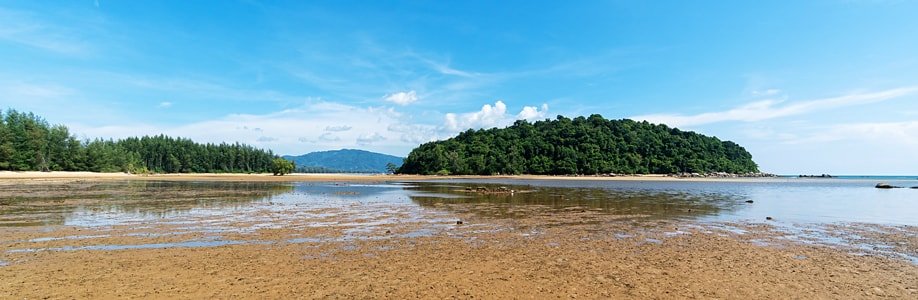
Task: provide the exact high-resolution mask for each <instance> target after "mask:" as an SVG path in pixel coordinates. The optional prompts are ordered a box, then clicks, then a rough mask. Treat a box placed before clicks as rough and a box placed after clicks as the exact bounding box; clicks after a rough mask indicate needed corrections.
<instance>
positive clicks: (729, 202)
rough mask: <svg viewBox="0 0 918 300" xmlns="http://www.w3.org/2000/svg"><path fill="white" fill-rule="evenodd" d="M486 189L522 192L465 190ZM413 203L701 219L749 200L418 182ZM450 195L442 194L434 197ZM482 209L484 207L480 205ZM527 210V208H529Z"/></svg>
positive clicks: (516, 214) (690, 193) (502, 214)
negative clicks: (504, 188) (504, 192)
mask: <svg viewBox="0 0 918 300" xmlns="http://www.w3.org/2000/svg"><path fill="white" fill-rule="evenodd" d="M478 187H485V188H487V189H489V190H495V189H497V188H499V187H507V188H508V189H512V190H516V191H523V192H517V193H514V194H513V195H509V194H486V193H485V194H481V193H476V192H467V191H465V190H466V188H470V189H472V190H475V189H476V188H478ZM411 190H413V191H414V193H411V194H410V198H411V200H412V201H413V202H415V203H417V204H418V205H421V206H424V207H431V208H440V209H447V210H459V208H460V207H461V210H462V211H463V212H472V213H475V214H476V215H481V216H483V217H494V218H520V217H526V215H525V214H531V213H533V209H532V207H537V209H535V211H538V212H562V211H569V210H570V209H573V208H579V209H589V210H592V211H598V212H600V213H604V214H614V215H622V216H646V218H649V219H676V218H697V217H703V216H711V215H716V214H720V213H723V212H726V211H732V210H735V209H737V208H738V207H739V205H740V204H741V203H743V201H745V200H746V198H745V197H743V196H742V195H737V194H733V193H716V192H710V191H708V192H703V191H697V190H684V191H680V190H636V189H603V188H596V187H543V186H522V185H504V184H480V183H452V182H451V183H418V184H417V186H416V187H414V188H411ZM436 194H441V195H452V196H454V197H439V196H431V195H436ZM479 208H480V209H479ZM525 208H529V209H525Z"/></svg>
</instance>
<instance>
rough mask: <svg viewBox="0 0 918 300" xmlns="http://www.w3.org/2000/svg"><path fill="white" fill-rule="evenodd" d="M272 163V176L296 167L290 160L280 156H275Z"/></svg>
mask: <svg viewBox="0 0 918 300" xmlns="http://www.w3.org/2000/svg"><path fill="white" fill-rule="evenodd" d="M273 163H274V167H273V169H272V173H274V176H283V175H284V174H288V173H292V172H293V170H294V169H296V166H295V165H294V164H293V162H292V161H289V160H286V159H283V158H280V157H278V158H275V159H274V162H273Z"/></svg>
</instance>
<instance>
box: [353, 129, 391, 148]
mask: <svg viewBox="0 0 918 300" xmlns="http://www.w3.org/2000/svg"><path fill="white" fill-rule="evenodd" d="M384 140H386V137H384V136H382V135H381V134H379V132H374V133H373V134H361V135H360V136H358V137H357V145H360V146H366V145H370V144H373V143H376V142H379V141H384Z"/></svg>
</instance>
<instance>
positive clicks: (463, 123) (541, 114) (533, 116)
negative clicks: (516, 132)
mask: <svg viewBox="0 0 918 300" xmlns="http://www.w3.org/2000/svg"><path fill="white" fill-rule="evenodd" d="M547 113H548V104H542V107H541V108H538V107H535V106H524V107H523V109H522V110H521V111H520V112H519V113H518V114H516V115H515V116H514V115H510V114H508V113H507V105H506V104H504V102H503V101H500V100H498V101H497V102H495V103H494V105H493V106H492V105H490V104H485V105H484V106H482V107H481V109H480V110H478V111H475V112H469V113H462V114H456V113H447V114H446V116H445V117H444V125H443V126H444V128H445V129H446V130H447V131H451V132H459V131H463V130H466V129H470V128H471V129H477V128H492V127H501V126H507V125H510V124H512V123H513V121H516V120H529V121H533V120H538V119H543V118H545V116H546V114H547Z"/></svg>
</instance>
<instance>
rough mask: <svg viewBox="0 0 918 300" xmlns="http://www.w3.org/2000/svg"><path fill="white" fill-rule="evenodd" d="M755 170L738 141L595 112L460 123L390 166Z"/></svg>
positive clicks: (440, 170)
mask: <svg viewBox="0 0 918 300" xmlns="http://www.w3.org/2000/svg"><path fill="white" fill-rule="evenodd" d="M695 172H697V173H713V172H726V173H733V174H743V173H757V172H758V166H757V165H756V163H755V162H753V161H752V155H751V154H749V152H747V151H746V149H744V148H743V147H741V146H740V145H737V144H736V143H733V142H730V141H721V140H720V139H718V138H716V137H708V136H704V135H701V134H697V133H694V132H691V131H682V130H679V129H677V128H670V127H668V126H666V125H662V124H651V123H648V122H646V121H644V122H636V121H633V120H628V119H622V120H607V119H605V118H603V117H602V116H600V115H591V116H589V117H577V118H574V119H570V118H566V117H563V116H558V117H557V118H556V119H554V120H544V121H537V122H534V123H530V122H527V121H524V120H520V121H516V122H515V123H514V124H513V125H511V126H509V127H507V128H492V129H479V130H468V131H465V132H463V133H460V134H459V135H458V136H456V137H454V138H450V139H447V140H443V141H435V142H430V143H426V144H423V145H421V146H420V147H418V148H416V149H414V150H412V151H411V153H410V154H409V155H408V158H406V159H405V163H404V164H403V165H402V166H401V168H399V169H398V173H402V174H424V175H431V174H438V175H493V174H514V175H515V174H534V175H571V174H582V175H596V174H608V173H618V174H674V173H695Z"/></svg>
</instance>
